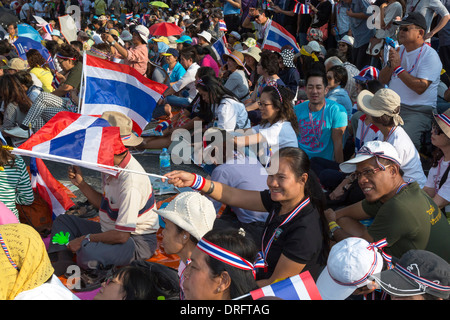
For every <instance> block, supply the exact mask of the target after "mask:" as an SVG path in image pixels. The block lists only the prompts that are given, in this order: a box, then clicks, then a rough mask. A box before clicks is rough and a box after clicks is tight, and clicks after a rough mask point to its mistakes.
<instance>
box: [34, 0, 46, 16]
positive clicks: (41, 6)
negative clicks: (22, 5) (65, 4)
mask: <svg viewBox="0 0 450 320" xmlns="http://www.w3.org/2000/svg"><path fill="white" fill-rule="evenodd" d="M44 9H45V4H44V2H43V1H42V2H39V1H36V2H35V3H34V11H35V13H36V15H37V16H38V17H43V16H44V14H45V12H44V11H45V10H44ZM41 11H42V12H41Z"/></svg>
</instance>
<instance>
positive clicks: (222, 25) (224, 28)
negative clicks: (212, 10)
mask: <svg viewBox="0 0 450 320" xmlns="http://www.w3.org/2000/svg"><path fill="white" fill-rule="evenodd" d="M219 30H220V31H224V32H225V31H228V29H227V24H226V23H225V21H223V20H219Z"/></svg>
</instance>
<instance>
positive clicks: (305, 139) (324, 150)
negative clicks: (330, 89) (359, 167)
mask: <svg viewBox="0 0 450 320" xmlns="http://www.w3.org/2000/svg"><path fill="white" fill-rule="evenodd" d="M327 85H328V81H327V77H326V76H325V74H324V73H322V72H321V71H312V72H310V73H308V74H307V76H306V95H307V96H308V101H305V102H302V103H300V104H298V105H296V106H295V107H294V111H295V114H296V116H297V120H298V121H299V123H298V128H299V134H298V136H297V137H298V145H299V147H300V148H302V149H303V150H304V151H305V152H306V153H307V154H308V156H309V157H320V158H324V159H328V160H334V161H336V162H337V163H341V162H343V161H344V153H343V137H344V132H345V130H346V128H347V124H348V118H347V112H346V111H345V109H344V107H343V106H341V105H340V104H337V103H336V102H334V101H332V100H328V99H326V98H325V93H326V88H327Z"/></svg>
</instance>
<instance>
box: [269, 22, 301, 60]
mask: <svg viewBox="0 0 450 320" xmlns="http://www.w3.org/2000/svg"><path fill="white" fill-rule="evenodd" d="M285 45H289V46H291V47H292V48H293V50H294V53H298V52H300V47H299V45H298V43H297V40H295V37H294V36H293V35H292V34H290V33H289V32H288V31H287V30H286V29H285V28H283V27H282V26H281V25H279V24H278V23H276V22H275V21H271V24H270V26H269V30H268V31H267V33H266V35H265V37H264V41H263V43H262V48H263V49H268V50H271V51H276V52H281V48H282V47H284V46H285Z"/></svg>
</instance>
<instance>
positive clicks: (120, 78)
mask: <svg viewBox="0 0 450 320" xmlns="http://www.w3.org/2000/svg"><path fill="white" fill-rule="evenodd" d="M83 80H84V86H83V94H82V96H83V103H82V106H81V110H80V113H81V114H86V115H97V116H101V115H102V114H103V112H105V111H117V112H122V113H123V114H125V115H127V116H128V117H129V118H130V119H131V120H133V131H134V132H136V133H137V134H138V135H139V136H140V135H141V133H142V131H143V130H144V129H145V127H146V126H147V124H148V123H149V122H150V121H151V119H152V113H153V109H154V108H155V106H156V103H157V102H158V100H159V99H160V98H161V97H162V94H163V93H164V91H165V90H166V89H167V86H166V85H164V84H161V83H159V82H155V81H152V80H150V79H148V78H147V77H144V76H143V75H141V74H140V73H139V72H138V71H136V69H134V68H132V67H130V66H128V65H125V64H120V63H115V62H112V61H109V60H105V59H101V58H97V57H94V56H92V55H86V54H85V56H84V59H83Z"/></svg>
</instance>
